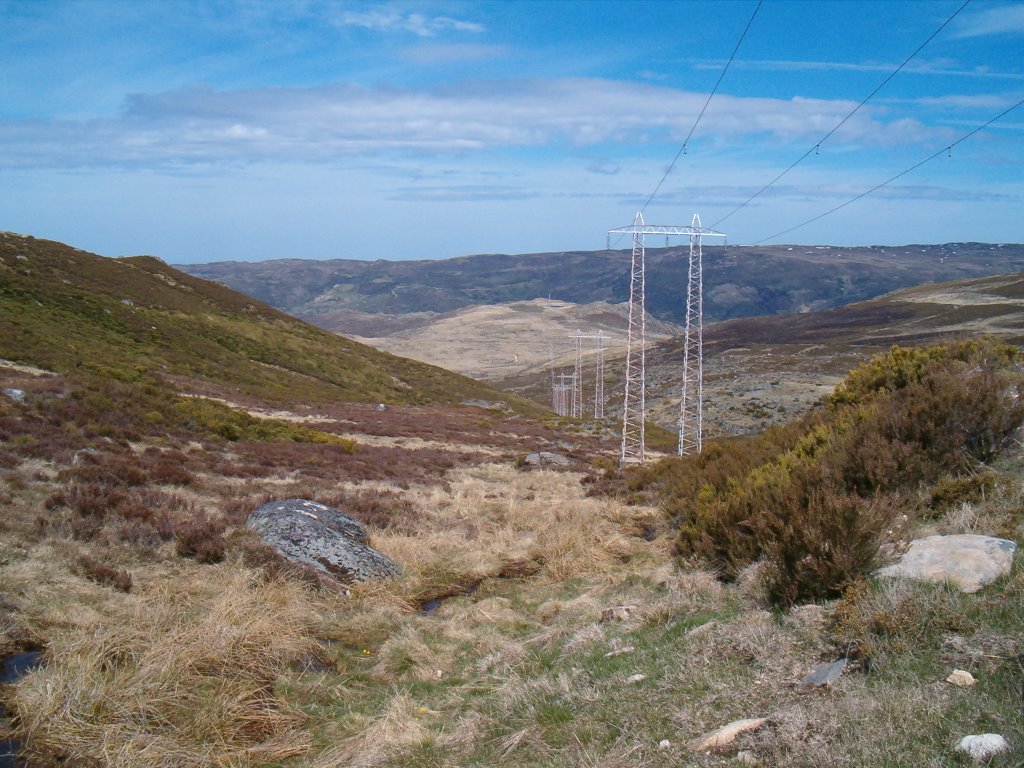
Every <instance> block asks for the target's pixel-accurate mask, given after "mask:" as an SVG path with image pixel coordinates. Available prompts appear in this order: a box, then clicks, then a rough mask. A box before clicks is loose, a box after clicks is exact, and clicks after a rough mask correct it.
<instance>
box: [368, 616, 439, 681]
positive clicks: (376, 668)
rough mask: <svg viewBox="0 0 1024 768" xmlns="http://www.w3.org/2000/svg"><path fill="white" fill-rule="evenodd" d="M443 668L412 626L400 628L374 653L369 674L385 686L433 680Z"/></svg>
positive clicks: (436, 656) (437, 657)
mask: <svg viewBox="0 0 1024 768" xmlns="http://www.w3.org/2000/svg"><path fill="white" fill-rule="evenodd" d="M442 666H446V665H445V664H443V663H442V661H441V659H440V657H439V656H438V655H437V654H436V653H435V652H434V651H433V650H431V648H430V647H429V646H428V645H427V644H426V643H425V642H423V639H422V637H421V636H420V633H419V631H418V630H417V629H416V627H415V626H413V625H407V626H405V627H402V629H400V630H399V631H398V632H396V633H395V634H393V635H392V636H391V637H389V638H388V639H387V641H385V643H384V644H383V645H382V646H381V647H380V648H379V649H378V651H377V663H376V664H374V665H373V669H372V670H371V671H370V673H371V674H372V675H373V677H374V679H376V680H379V681H381V682H386V683H395V682H399V681H409V680H421V681H424V680H432V679H436V677H437V671H438V670H439V669H441V668H442Z"/></svg>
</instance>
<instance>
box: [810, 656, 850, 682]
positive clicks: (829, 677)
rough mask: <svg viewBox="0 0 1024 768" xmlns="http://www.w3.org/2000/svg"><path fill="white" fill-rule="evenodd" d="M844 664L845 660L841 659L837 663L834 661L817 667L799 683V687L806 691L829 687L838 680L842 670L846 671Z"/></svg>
mask: <svg viewBox="0 0 1024 768" xmlns="http://www.w3.org/2000/svg"><path fill="white" fill-rule="evenodd" d="M846 664H847V659H846V658H842V659H840V660H839V661H834V662H832V663H831V664H826V665H824V666H822V667H818V668H817V669H816V670H814V671H813V672H811V673H810V674H809V675H807V676H806V677H804V679H803V680H801V681H800V687H801V688H803V689H807V688H819V687H821V686H823V685H829V684H830V683H833V682H835V681H836V680H838V679H839V676H840V675H841V674H843V670H844V669H846Z"/></svg>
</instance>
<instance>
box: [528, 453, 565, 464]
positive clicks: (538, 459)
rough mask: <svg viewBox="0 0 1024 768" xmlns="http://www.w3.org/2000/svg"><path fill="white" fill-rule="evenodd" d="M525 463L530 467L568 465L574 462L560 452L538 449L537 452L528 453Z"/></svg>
mask: <svg viewBox="0 0 1024 768" xmlns="http://www.w3.org/2000/svg"><path fill="white" fill-rule="evenodd" d="M523 463H524V464H525V465H526V466H528V467H542V466H553V467H567V466H569V465H570V464H572V459H570V458H569V457H568V456H563V455H562V454H560V453H553V452H551V451H538V452H537V453H528V454H526V458H525V459H523Z"/></svg>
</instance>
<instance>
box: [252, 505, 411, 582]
mask: <svg viewBox="0 0 1024 768" xmlns="http://www.w3.org/2000/svg"><path fill="white" fill-rule="evenodd" d="M246 527H248V528H250V529H251V530H253V531H256V532H257V533H258V534H259V535H260V537H261V538H262V539H263V541H264V542H266V543H267V544H269V545H270V546H272V547H273V548H274V549H276V550H277V551H278V552H280V553H281V555H282V556H283V557H285V558H286V559H288V560H291V561H292V562H296V563H301V564H303V565H308V566H311V567H313V568H316V569H317V570H319V571H321V572H323V573H325V574H327V575H329V576H331V577H333V578H335V579H337V580H339V581H343V582H350V581H369V580H372V579H380V578H388V577H391V576H397V575H398V574H399V573H400V569H399V567H398V566H397V565H395V563H394V561H392V560H391V559H390V558H389V557H387V555H384V554H382V553H381V552H378V551H377V550H376V549H374V548H373V547H371V546H369V544H367V541H368V537H367V535H366V529H365V528H364V527H363V525H362V523H360V522H359V521H358V520H356V519H355V518H354V517H350V516H349V515H346V514H345V513H344V512H339V511H338V510H336V509H332V508H331V507H328V506H326V505H325V504H320V503H318V502H315V501H308V500H306V499H285V500H283V501H270V502H267V503H266V504H264V505H263V506H261V507H260V508H259V509H257V510H256V511H255V512H253V513H252V514H251V515H249V519H248V520H247V521H246Z"/></svg>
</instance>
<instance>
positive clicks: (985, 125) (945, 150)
mask: <svg viewBox="0 0 1024 768" xmlns="http://www.w3.org/2000/svg"><path fill="white" fill-rule="evenodd" d="M1022 104H1024V99H1021V100H1020V101H1018V102H1017V103H1016V104H1014V105H1013V106H1012V107H1009V108H1007V109H1005V110H1003V111H1002V112H1000V113H999V114H998V115H996V116H995V117H993V118H992V119H991V120H989V121H987V122H985V123H983V124H981V125H979V126H978V127H977V128H975V129H974V130H973V131H971V132H970V133H968V134H965V135H964V136H961V137H960V138H959V139H957V140H956V141H954V142H953V143H952V144H950V145H948V146H945V147H943V148H942V149H940V150H939V151H938V152H936V153H935V154H933V155H930V156H929V157H926V158H925V159H924V160H921V161H920V162H918V163H915V164H914V165H912V166H910V167H909V168H907V169H906V170H905V171H902V172H901V173H897V174H896V175H895V176H893V177H892V178H891V179H887V180H886V181H883V182H882V183H881V184H877V185H875V186H874V187H872V188H871V189H869V190H867V191H865V192H861V193H860V194H859V195H857V196H856V197H852V198H850V199H849V200H847V201H846V202H845V203H840V204H839V205H837V206H836V207H835V208H831V209H829V210H827V211H825V212H824V213H819V214H818V215H817V216H815V217H813V218H810V219H808V220H807V221H805V222H802V223H800V224H797V225H796V226H792V227H790V228H789V229H784V230H782V231H781V232H778V233H776V234H774V235H772V236H771V237H766V238H764V239H763V240H758V241H757V242H756V243H751V245H761V243H766V242H768V241H769V240H774V239H775V238H777V237H782V236H783V235H788V234H789V233H790V232H792V231H793V230H796V229H800V228H801V227H806V226H807V225H808V224H812V223H814V222H815V221H818V220H819V219H823V218H825V217H826V216H828V215H829V214H831V213H835V212H836V211H838V210H840V209H841V208H845V207H846V206H848V205H850V204H851V203H855V202H857V201H858V200H860V199H861V198H863V197H867V196H868V195H870V194H871V193H872V192H875V191H877V190H879V189H881V188H882V187H884V186H885V185H886V184H891V183H892V182H894V181H896V179H899V178H901V177H903V176H906V175H907V174H908V173H910V172H911V171H914V170H916V169H918V168H920V167H921V166H922V165H924V164H925V163H928V162H931V161H932V160H934V159H935V158H936V157H939V156H940V155H943V154H946V155H952V154H953V147H955V146H956V145H957V144H960V143H961V142H964V141H967V139H969V138H971V136H973V135H974V134H976V133H978V132H979V131H981V130H984V129H985V128H988V126H990V125H992V123H994V122H995V121H996V120H998V119H999V118H1001V117H1003V116H1005V115H1008V114H1009V113H1010V112H1012V111H1013V110H1015V109H1016V108H1017V107H1019V106H1021V105H1022Z"/></svg>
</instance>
